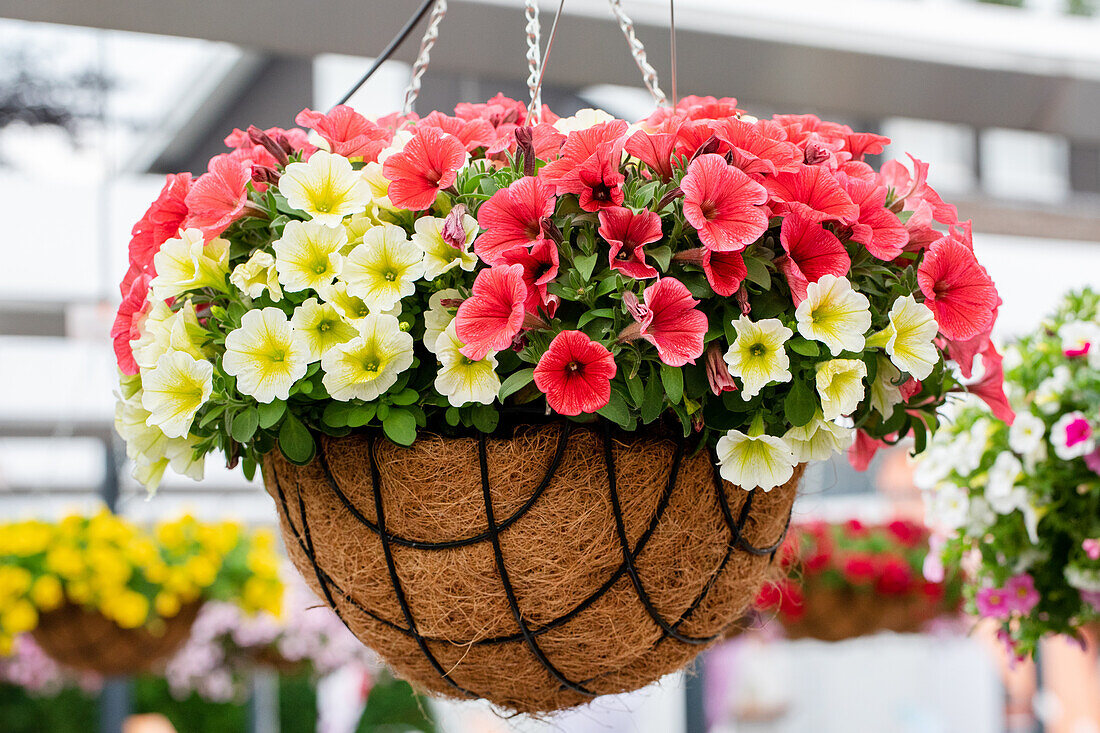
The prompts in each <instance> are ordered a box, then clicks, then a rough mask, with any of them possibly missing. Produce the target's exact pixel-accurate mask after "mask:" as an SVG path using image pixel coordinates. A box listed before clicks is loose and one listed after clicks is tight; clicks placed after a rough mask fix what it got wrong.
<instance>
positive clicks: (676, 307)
mask: <svg viewBox="0 0 1100 733" xmlns="http://www.w3.org/2000/svg"><path fill="white" fill-rule="evenodd" d="M642 298H643V299H644V301H645V302H644V304H643V303H639V302H638V298H637V297H636V296H635V295H634V293H632V292H630V291H629V290H628V291H626V292H625V293H623V303H624V304H625V305H626V307H627V309H628V310H629V311H630V314H631V315H632V316H633V317H634V323H633V324H632V325H630V326H627V327H626V328H625V329H623V332H622V333H621V334H619V340H620V341H625V340H630V339H633V338H643V339H645V340H646V341H648V342H649V343H651V344H653V345H654V346H656V347H657V355H658V356H659V357H661V361H662V362H664V363H665V364H668V365H669V366H674V367H681V366H684V365H685V364H688V363H691V364H694V363H695V360H696V359H697V358H699V357H700V356H702V355H703V337H704V336H705V335H706V333H707V317H706V315H705V314H704V313H703V312H702V311H700V310H697V309H696V308H695V306H697V305H698V304H699V301H698V300H696V299H695V298H692V297H691V293H690V292H688V289H687V286H685V285H684V284H683V283H682V282H680V281H679V280H677V279H675V278H672V277H663V278H661V279H660V280H658V281H657V282H655V283H653V284H652V285H650V286H649V287H647V288H646V289H645V292H644V293H643V294H642Z"/></svg>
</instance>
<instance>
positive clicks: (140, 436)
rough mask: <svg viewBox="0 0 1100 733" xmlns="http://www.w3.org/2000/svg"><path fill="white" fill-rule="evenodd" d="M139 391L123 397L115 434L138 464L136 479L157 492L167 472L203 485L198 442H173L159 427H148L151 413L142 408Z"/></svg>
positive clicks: (203, 460) (186, 439)
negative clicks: (196, 449) (168, 469)
mask: <svg viewBox="0 0 1100 733" xmlns="http://www.w3.org/2000/svg"><path fill="white" fill-rule="evenodd" d="M141 398H142V392H141V390H140V389H139V390H138V391H137V392H136V393H135V394H133V395H131V396H130V397H129V398H127V399H122V398H121V397H119V399H118V401H117V402H116V403H115V430H116V431H117V432H118V434H119V436H121V437H122V439H123V440H124V441H126V455H127V457H129V459H130V460H131V461H133V462H134V471H133V476H134V478H135V479H137V480H138V481H140V482H141V483H142V485H144V486H145V488H146V490H148V491H149V492H153V491H155V490H156V488H157V485H158V484H159V483H160V480H161V477H162V476H163V475H164V470H165V469H166V468H167V467H168V466H171V467H172V470H173V471H175V472H176V473H178V474H180V475H182V476H188V477H189V478H192V479H194V480H195V481H201V480H202V477H203V472H204V468H205V464H206V458H205V456H203V457H200V458H199V459H197V460H196V459H195V450H194V449H195V444H196V443H197V442H198V441H197V440H196V439H195V438H193V437H192V436H190V435H188V436H187V437H184V438H169V437H168V436H167V435H165V434H164V432H163V431H162V430H161V429H160V428H157V427H150V426H149V424H148V420H149V415H150V413H149V411H148V410H146V409H145V408H144V407H142V406H141Z"/></svg>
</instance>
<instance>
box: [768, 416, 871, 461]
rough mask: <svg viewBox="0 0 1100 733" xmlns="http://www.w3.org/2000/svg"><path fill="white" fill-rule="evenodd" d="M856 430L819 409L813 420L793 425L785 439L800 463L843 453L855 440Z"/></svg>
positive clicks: (826, 458) (784, 436) (821, 459)
mask: <svg viewBox="0 0 1100 733" xmlns="http://www.w3.org/2000/svg"><path fill="white" fill-rule="evenodd" d="M855 438H856V431H855V429H854V428H847V427H844V426H842V425H837V424H836V423H835V422H833V421H831V420H826V419H825V418H824V416H823V415H822V413H821V411H820V410H818V412H817V415H815V416H814V419H813V420H810V422H808V423H806V424H805V425H803V426H801V427H793V428H791V429H790V430H788V431H787V432H786V433H785V434H784V435H783V440H784V442H786V444H787V445H788V446H789V447H790V449H791V452H792V453H794V457H795V460H796V461H798V462H799V463H806V462H807V461H824V460H828V459H829V458H831V457H832V456H834V455H836V454H837V453H843V452H844V451H846V450H848V448H850V447H851V445H852V443H853V442H854V441H855Z"/></svg>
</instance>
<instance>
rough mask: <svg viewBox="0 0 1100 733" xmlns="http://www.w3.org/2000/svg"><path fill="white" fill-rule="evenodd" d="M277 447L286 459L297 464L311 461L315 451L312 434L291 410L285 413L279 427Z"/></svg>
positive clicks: (315, 445) (300, 464)
mask: <svg viewBox="0 0 1100 733" xmlns="http://www.w3.org/2000/svg"><path fill="white" fill-rule="evenodd" d="M279 449H280V450H281V451H282V452H283V455H284V456H286V458H287V460H288V461H290V462H291V463H296V464H298V465H299V466H304V465H306V464H307V463H309V462H310V461H312V460H313V456H314V455H315V454H316V452H317V444H316V443H315V442H314V441H313V434H312V433H310V432H309V428H307V427H306V426H305V425H303V424H302V421H301V420H299V419H298V418H297V417H296V416H295V415H294V413H292V412H288V413H287V414H286V419H285V420H283V426H282V428H280V429H279Z"/></svg>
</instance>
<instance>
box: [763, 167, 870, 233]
mask: <svg viewBox="0 0 1100 733" xmlns="http://www.w3.org/2000/svg"><path fill="white" fill-rule="evenodd" d="M764 185H765V186H766V187H767V189H768V195H769V196H770V200H771V202H772V212H773V213H775V214H782V215H787V214H789V213H791V212H792V211H796V212H798V213H800V214H802V216H803V217H805V218H806V219H809V220H810V221H817V222H824V221H839V222H842V223H844V224H850V223H852V222H854V221H855V220H856V219H857V218H858V217H859V207H858V206H857V205H856V204H855V203H854V202H853V201H852V198H851V197H850V196H849V195H848V193H847V191H845V190H844V188H843V187H842V186H841V185H840V184H839V183H838V182H837V180H836V177H835V176H833V174H832V173H830V172H829V171H828V170H826V169H825V168H822V167H821V166H817V165H804V166H801V167H800V168H799V169H798V170H797V171H796V172H794V173H779V174H777V175H775V176H773V177H771V178H765V179H764Z"/></svg>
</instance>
